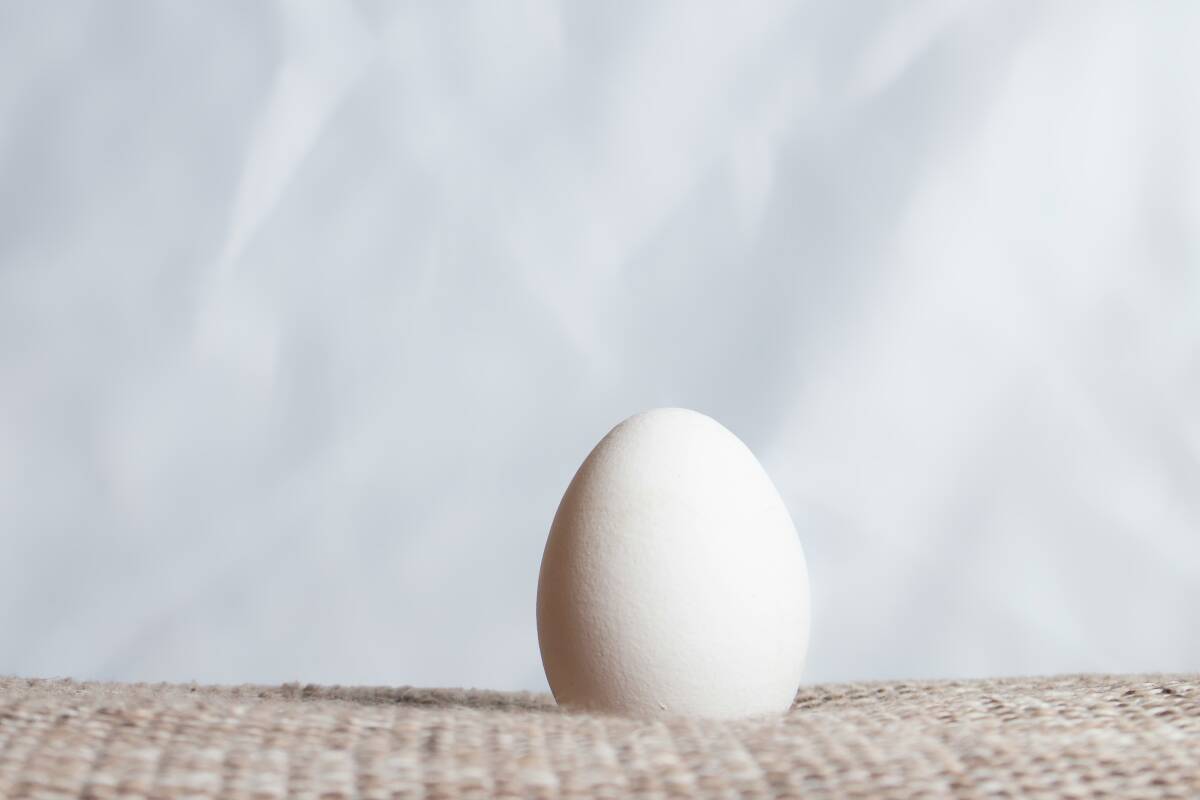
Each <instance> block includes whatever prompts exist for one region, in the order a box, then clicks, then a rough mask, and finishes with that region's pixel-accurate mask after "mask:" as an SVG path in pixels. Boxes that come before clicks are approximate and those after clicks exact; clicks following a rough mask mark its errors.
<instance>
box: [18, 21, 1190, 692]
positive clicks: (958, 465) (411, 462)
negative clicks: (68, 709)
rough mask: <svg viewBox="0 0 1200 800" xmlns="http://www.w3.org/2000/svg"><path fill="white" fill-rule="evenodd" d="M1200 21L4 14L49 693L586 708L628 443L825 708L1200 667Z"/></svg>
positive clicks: (24, 601) (36, 587)
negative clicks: (593, 470) (658, 425)
mask: <svg viewBox="0 0 1200 800" xmlns="http://www.w3.org/2000/svg"><path fill="white" fill-rule="evenodd" d="M1197 41H1200V5H1197V4H1195V3H1191V2H1176V3H1171V2H1162V3H1142V4H1137V3H1129V4H1125V3H1112V4H1097V3H1075V4H1072V3H1051V4H1046V3H1038V2H984V3H941V2H904V3H900V2H897V3H879V2H863V3H848V4H844V3H835V2H802V3H737V4H709V5H707V6H702V5H699V4H691V3H683V4H679V5H660V4H646V3H638V4H605V3H592V4H584V3H580V4H556V3H521V2H512V3H482V2H481V3H478V4H458V3H454V4H448V5H447V4H438V3H431V4H427V5H425V6H411V5H399V4H395V5H394V4H390V3H383V2H363V3H358V4H348V3H342V4H337V3H311V4H309V3H300V2H287V3H282V2H281V3H278V4H267V3H242V2H224V3H216V2H213V3H162V2H94V3H65V2H63V3H40V2H34V1H33V0H29V1H28V2H24V1H23V0H16V1H15V2H14V1H13V0H9V1H8V2H3V3H0V674H3V673H9V674H18V675H28V676H35V675H36V676H54V675H70V676H75V677H80V678H114V679H129V680H134V679H139V680H141V679H148V680H191V679H194V680H198V681H222V682H244V681H291V680H299V681H321V682H331V683H342V684H349V683H387V684H416V685H467V686H484V687H492V688H531V689H541V688H544V686H545V681H544V677H543V676H542V672H541V667H540V661H539V657H538V651H537V639H536V633H535V625H534V613H533V609H534V595H535V589H536V582H537V570H538V563H539V559H540V557H541V552H542V547H543V544H544V541H545V535H546V531H547V529H548V526H549V523H550V520H551V518H552V516H553V513H554V510H555V507H556V505H557V502H558V500H559V497H560V496H561V493H562V491H563V489H564V488H565V487H566V484H567V482H568V480H569V479H570V477H571V475H572V473H573V472H574V470H575V468H576V467H577V466H578V464H579V462H580V461H581V460H582V459H583V457H584V456H585V455H586V454H587V452H588V450H589V449H590V448H591V447H592V445H594V444H595V442H596V441H597V440H598V439H599V438H600V437H601V436H602V435H603V434H604V433H605V432H606V431H607V430H608V429H609V428H610V427H611V426H612V425H614V424H615V423H616V422H618V421H620V420H621V419H622V418H624V417H625V416H627V415H629V414H631V413H634V412H636V411H639V410H642V409H645V408H650V407H654V406H661V405H682V406H688V407H692V408H696V409H698V410H701V411H704V412H706V413H708V414H710V415H712V416H714V417H716V418H717V419H718V420H720V421H722V422H723V423H724V424H725V425H726V426H728V427H729V428H730V429H731V430H733V431H734V432H735V433H737V434H738V435H739V436H740V437H741V438H742V439H743V440H744V441H745V442H746V443H747V444H748V445H749V446H750V447H751V448H752V449H753V450H754V451H755V452H756V453H757V455H758V456H759V458H760V459H761V460H762V462H763V463H764V465H765V466H766V468H767V470H768V472H769V473H770V474H771V475H772V476H773V478H774V480H775V482H776V483H777V485H778V487H779V489H780V492H781V493H782V495H783V497H784V499H785V501H786V502H787V504H788V506H789V507H790V508H791V510H792V512H793V515H794V517H795V519H796V521H797V525H798V528H799V530H800V532H801V536H802V537H803V541H804V545H805V548H806V550H807V554H808V559H809V567H810V572H811V574H812V579H813V584H814V588H813V602H814V636H813V642H812V648H811V655H810V660H809V669H808V674H807V677H808V679H810V680H814V681H817V680H849V679H860V678H873V677H905V676H921V677H938V676H982V675H1003V674H1020V673H1048V672H1060V671H1080V670H1098V671H1152V670H1166V671H1173V670H1196V669H1200V626H1197V623H1196V611H1197V608H1198V606H1200V90H1198V89H1197V78H1198V75H1200V49H1197V48H1196V42H1197Z"/></svg>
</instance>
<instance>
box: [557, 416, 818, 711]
mask: <svg viewBox="0 0 1200 800" xmlns="http://www.w3.org/2000/svg"><path fill="white" fill-rule="evenodd" d="M537 622H538V639H539V642H540V645H541V651H542V662H543V665H544V666H545V669H546V677H547V679H548V680H549V682H550V688H551V690H552V691H553V692H554V697H555V698H556V699H557V701H558V702H559V703H560V704H562V705H564V706H567V707H571V708H577V709H581V710H590V711H599V712H608V713H617V714H626V715H636V716H662V715H688V716H702V717H740V716H751V715H757V714H768V713H776V712H782V711H785V710H786V709H787V708H788V707H789V705H790V704H791V702H792V698H793V696H794V695H795V692H796V688H797V686H798V684H799V682H800V674H801V671H802V670H803V667H804V660H805V656H806V653H807V649H808V637H809V588H808V572H807V568H806V565H805V560H804V551H803V549H802V547H801V545H800V540H799V537H798V536H797V534H796V529H795V527H794V526H793V524H792V520H791V517H790V516H789V515H788V512H787V509H786V508H785V507H784V504H783V501H782V500H781V499H780V497H779V493H778V492H777V491H776V489H775V486H774V484H772V483H771V479H770V478H769V477H768V476H767V474H766V472H765V471H764V470H763V468H762V466H761V465H760V464H759V463H758V460H757V459H755V457H754V455H753V454H752V453H751V452H750V450H749V449H748V448H747V447H746V446H745V445H744V444H742V442H741V441H740V440H739V439H738V438H737V437H736V436H734V435H733V434H732V433H730V432H729V431H728V430H726V429H725V428H724V427H722V426H721V425H720V424H719V423H717V422H716V421H715V420H713V419H710V418H709V417H706V416H704V415H703V414H700V413H697V412H695V411H689V410H686V409H680V408H663V409H655V410H653V411H647V412H644V413H641V414H637V415H635V416H633V417H630V418H629V419H627V420H625V421H624V422H622V423H621V424H619V425H618V426H617V427H615V428H613V429H612V431H610V432H609V433H608V435H607V436H605V437H604V438H603V439H602V440H601V441H600V443H599V444H598V445H596V447H595V449H593V450H592V452H591V453H590V454H589V455H588V457H587V459H586V460H585V461H584V462H583V465H582V466H581V467H580V468H579V471H578V472H577V473H576V474H575V477H574V479H573V480H572V481H571V483H570V485H569V486H568V487H567V491H566V494H565V495H564V496H563V499H562V502H561V503H560V504H559V507H558V512H557V514H556V515H555V517H554V522H553V524H552V526H551V528H550V536H549V539H548V540H547V542H546V550H545V553H544V555H543V557H542V568H541V577H540V579H539V582H538V597H537Z"/></svg>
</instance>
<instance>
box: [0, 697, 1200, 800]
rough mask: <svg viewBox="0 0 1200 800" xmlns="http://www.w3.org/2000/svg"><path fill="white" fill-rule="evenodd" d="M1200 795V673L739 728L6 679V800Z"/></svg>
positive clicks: (837, 708) (532, 704)
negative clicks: (63, 799)
mask: <svg viewBox="0 0 1200 800" xmlns="http://www.w3.org/2000/svg"><path fill="white" fill-rule="evenodd" d="M630 795H632V796H643V797H692V796H702V797H708V796H711V797H736V796H745V797H800V796H804V797H936V796H947V795H953V796H961V797H1016V796H1032V797H1180V798H1190V797H1200V678H1198V677H1195V676H1135V677H1058V678H1042V679H1009V680H992V681H969V682H933V683H919V682H905V683H886V684H853V685H841V686H810V687H805V688H804V689H803V690H802V691H801V692H800V693H799V695H798V696H797V699H796V705H795V707H794V709H793V710H792V711H791V712H790V713H789V714H787V715H785V716H782V717H775V718H771V719H758V720H746V721H739V722H706V721H699V720H659V721H649V720H630V719H622V718H616V717H596V716H582V715H575V714H567V713H562V712H560V711H558V710H557V709H556V708H555V707H554V705H553V703H552V701H550V700H549V698H547V697H544V696H540V695H527V694H501V693H492V692H465V691H456V690H445V691H443V690H415V689H349V688H337V687H300V686H283V687H236V688H213V687H199V686H197V687H192V686H177V685H162V686H150V685H132V686H130V685H115V684H81V683H74V682H69V681H36V680H25V679H13V678H9V679H0V797H3V798H19V797H79V796H82V797H96V798H104V797H135V796H137V797H157V798H176V797H230V798H236V797H247V798H251V797H252V798H274V797H312V798H328V799H330V800H332V798H343V797H345V798H350V797H377V798H393V797H397V798H399V797H412V798H418V797H429V798H457V797H495V796H500V797H559V796H571V797H592V796H607V797H624V796H630Z"/></svg>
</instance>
